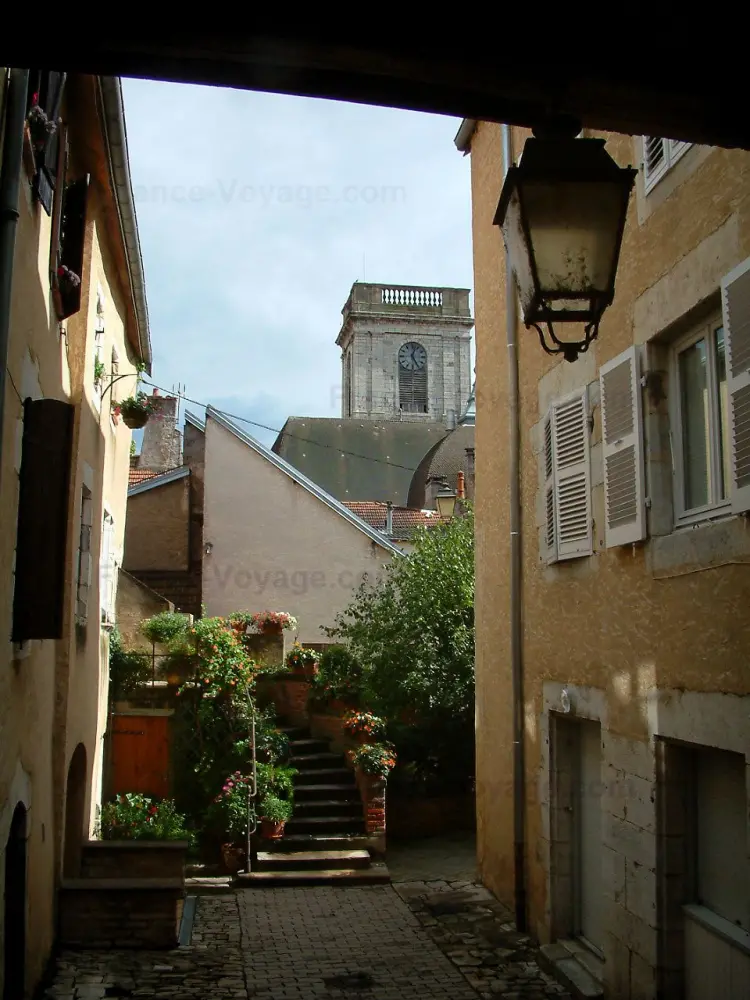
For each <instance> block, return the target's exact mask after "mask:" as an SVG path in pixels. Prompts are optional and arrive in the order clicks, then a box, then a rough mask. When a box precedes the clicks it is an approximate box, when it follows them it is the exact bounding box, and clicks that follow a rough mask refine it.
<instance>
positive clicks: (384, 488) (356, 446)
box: [273, 417, 446, 507]
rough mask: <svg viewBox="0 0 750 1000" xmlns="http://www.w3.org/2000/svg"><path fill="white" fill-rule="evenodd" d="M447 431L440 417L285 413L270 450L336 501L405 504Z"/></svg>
mask: <svg viewBox="0 0 750 1000" xmlns="http://www.w3.org/2000/svg"><path fill="white" fill-rule="evenodd" d="M445 433H446V431H445V426H444V424H442V423H440V422H439V421H425V422H422V421H407V420H403V421H401V420H361V419H359V418H356V417H341V418H339V417H289V419H288V420H287V421H286V423H285V424H284V426H283V427H282V429H281V431H280V433H279V436H278V437H277V438H276V441H275V443H274V445H273V451H274V452H275V453H276V454H277V455H280V456H281V457H282V458H284V459H286V461H287V462H289V463H290V464H291V465H293V466H294V467H295V468H296V469H298V470H299V471H300V472H301V473H303V475H305V476H307V478H308V479H311V480H312V481H313V482H314V483H317V484H318V486H320V487H321V488H322V489H324V490H326V492H328V493H330V494H331V495H332V496H334V497H335V498H336V499H337V500H340V501H342V502H343V501H351V500H374V501H379V502H381V503H385V502H386V501H388V500H390V501H391V503H393V504H396V505H398V506H402V507H403V506H406V505H407V503H408V501H407V497H408V494H409V487H410V485H411V481H412V477H413V476H414V473H415V472H416V470H417V468H418V466H419V464H420V462H421V461H422V459H423V458H424V456H425V454H426V453H427V452H428V451H430V449H431V448H432V447H433V446H434V445H435V444H437V443H438V442H439V441H440V440H442V438H443V437H445ZM410 506H411V505H410Z"/></svg>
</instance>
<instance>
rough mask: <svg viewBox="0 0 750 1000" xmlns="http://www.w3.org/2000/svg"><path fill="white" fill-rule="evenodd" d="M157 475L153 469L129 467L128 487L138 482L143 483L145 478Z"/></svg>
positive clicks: (136, 484)
mask: <svg viewBox="0 0 750 1000" xmlns="http://www.w3.org/2000/svg"><path fill="white" fill-rule="evenodd" d="M158 475H160V473H158V472H156V471H155V470H154V469H131V470H130V476H129V478H128V487H131V486H138V484H139V483H145V482H146V480H147V479H153V478H154V476H158Z"/></svg>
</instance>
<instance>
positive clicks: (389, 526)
mask: <svg viewBox="0 0 750 1000" xmlns="http://www.w3.org/2000/svg"><path fill="white" fill-rule="evenodd" d="M385 533H386V535H388V537H389V538H391V537H392V536H393V503H392V502H391V501H390V500H389V501H388V503H387V504H386V505H385Z"/></svg>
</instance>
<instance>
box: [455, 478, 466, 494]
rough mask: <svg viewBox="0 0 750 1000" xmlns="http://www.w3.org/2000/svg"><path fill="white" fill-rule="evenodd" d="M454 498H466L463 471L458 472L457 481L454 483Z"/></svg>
mask: <svg viewBox="0 0 750 1000" xmlns="http://www.w3.org/2000/svg"><path fill="white" fill-rule="evenodd" d="M456 499H457V500H465V499H466V486H465V480H464V474H463V472H459V473H458V483H457V484H456Z"/></svg>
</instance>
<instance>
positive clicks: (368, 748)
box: [350, 743, 396, 794]
mask: <svg viewBox="0 0 750 1000" xmlns="http://www.w3.org/2000/svg"><path fill="white" fill-rule="evenodd" d="M350 760H351V762H352V764H354V767H355V768H356V769H357V776H358V779H359V781H360V782H361V784H362V785H363V786H364V788H365V790H366V791H367V792H368V793H370V794H371V793H372V791H374V790H375V789H376V788H382V786H383V785H384V784H385V782H386V780H387V779H388V775H389V774H390V772H391V771H392V770H393V768H394V767H395V766H396V751H395V750H394V748H393V746H392V745H391V744H390V743H363V744H362V746H360V747H358V748H357V749H356V750H355V751H353V753H352V754H351V756H350Z"/></svg>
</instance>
